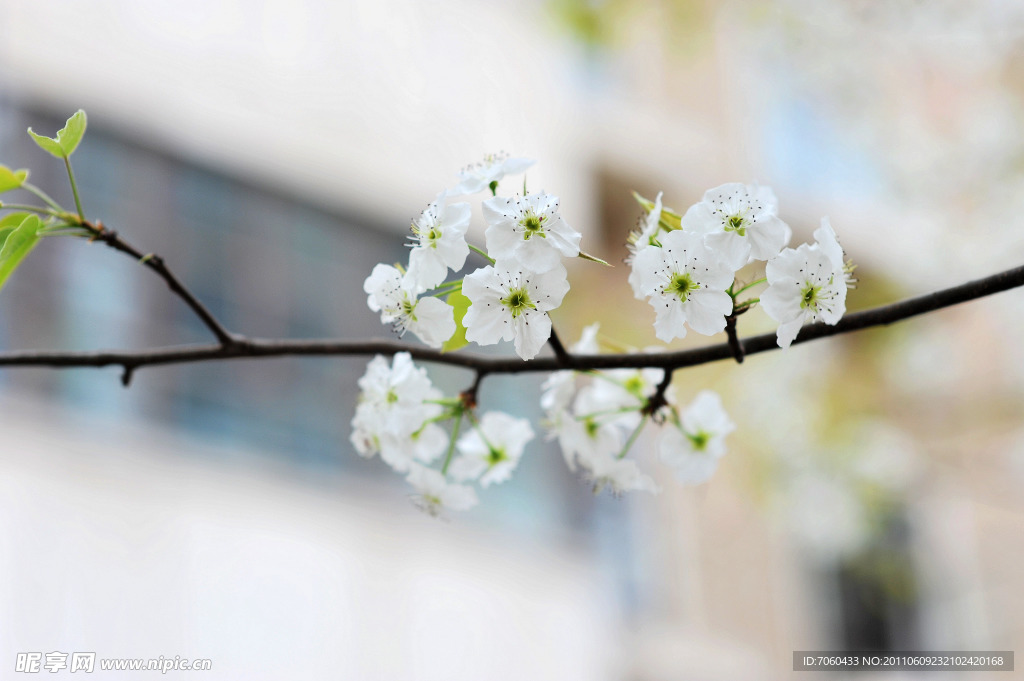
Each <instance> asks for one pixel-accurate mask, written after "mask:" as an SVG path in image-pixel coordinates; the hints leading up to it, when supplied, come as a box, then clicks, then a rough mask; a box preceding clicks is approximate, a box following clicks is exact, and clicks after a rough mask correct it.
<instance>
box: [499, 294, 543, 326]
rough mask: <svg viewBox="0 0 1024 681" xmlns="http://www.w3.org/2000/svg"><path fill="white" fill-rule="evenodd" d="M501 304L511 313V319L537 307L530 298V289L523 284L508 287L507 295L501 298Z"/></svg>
mask: <svg viewBox="0 0 1024 681" xmlns="http://www.w3.org/2000/svg"><path fill="white" fill-rule="evenodd" d="M501 304H502V305H503V306H504V307H505V308H506V309H507V310H508V311H509V312H510V313H512V319H516V318H517V317H519V315H521V314H523V313H524V312H526V311H527V310H536V309H537V306H536V305H535V304H534V303H533V301H532V300H530V291H529V290H528V289H527V288H526V287H525V286H520V287H518V288H510V289H509V292H508V295H507V296H506V297H504V298H502V299H501Z"/></svg>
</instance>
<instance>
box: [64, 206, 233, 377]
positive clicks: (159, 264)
mask: <svg viewBox="0 0 1024 681" xmlns="http://www.w3.org/2000/svg"><path fill="white" fill-rule="evenodd" d="M81 224H82V226H83V227H85V228H86V229H87V230H89V231H90V232H91V233H92V235H93V237H92V238H93V239H94V240H96V241H102V242H103V243H105V244H106V245H107V246H110V247H111V248H113V249H114V250H115V251H120V252H121V253H125V254H126V255H130V256H131V257H133V258H135V259H136V260H137V261H139V262H140V263H142V264H143V265H145V266H146V267H148V268H149V269H151V270H153V271H154V272H156V273H157V275H158V276H159V277H160V278H161V279H163V280H164V282H166V283H167V287H168V288H169V289H171V291H172V292H173V293H174V294H175V295H176V296H178V297H179V298H181V299H182V300H183V301H185V304H186V305H188V306H189V308H190V309H191V310H192V312H194V313H195V315H196V316H197V317H199V319H200V321H202V322H203V324H205V325H206V328H208V329H209V330H210V332H211V333H213V335H214V336H215V337H216V338H217V340H218V341H220V344H221V345H222V346H230V345H234V344H235V342H236V341H237V339H236V338H235V336H234V335H233V334H232V333H231V332H230V331H228V330H227V329H225V328H224V326H223V325H222V324H221V323H220V322H218V321H217V319H216V317H214V316H213V314H212V313H211V312H210V311H209V310H208V309H206V306H205V305H203V304H202V303H201V302H199V300H198V299H197V298H196V297H195V296H194V295H193V294H192V292H191V291H189V290H188V288H186V287H185V285H184V284H182V283H181V281H180V280H179V279H178V277H176V276H175V275H174V273H173V272H171V270H170V268H168V267H167V264H166V263H165V262H164V259H163V258H161V257H160V256H159V255H155V254H153V253H148V254H144V253H142V252H141V251H139V250H138V249H137V248H135V247H134V246H132V245H131V244H129V243H128V242H127V241H125V240H124V239H122V238H121V237H120V236H119V235H118V233H117V232H115V231H114V230H112V229H107V228H106V227H104V226H103V223H102V222H99V221H97V222H96V223H95V224H93V223H91V222H89V221H88V220H83V221H82V223H81ZM130 381H131V374H130V373H128V374H126V378H125V379H124V384H125V385H128V383H129V382H130Z"/></svg>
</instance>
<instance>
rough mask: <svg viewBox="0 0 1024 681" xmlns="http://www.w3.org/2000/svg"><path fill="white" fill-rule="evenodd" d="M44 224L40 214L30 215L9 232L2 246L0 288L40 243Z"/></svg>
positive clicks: (0, 251) (0, 254)
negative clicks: (40, 233)
mask: <svg viewBox="0 0 1024 681" xmlns="http://www.w3.org/2000/svg"><path fill="white" fill-rule="evenodd" d="M42 226H43V221H42V220H40V219H39V217H38V216H36V215H29V216H28V217H26V218H25V219H23V220H22V221H21V224H20V225H18V227H16V228H14V230H13V231H11V232H10V233H9V234H7V238H6V239H5V240H4V245H3V248H0V289H2V288H3V286H4V284H6V283H7V279H8V278H9V277H10V276H11V274H12V273H13V272H14V270H16V269H17V268H18V265H20V264H21V262H22V260H24V259H25V256H26V255H28V254H29V252H30V251H31V250H32V249H33V248H34V247H35V245H36V244H37V243H39V230H40V229H41V228H42Z"/></svg>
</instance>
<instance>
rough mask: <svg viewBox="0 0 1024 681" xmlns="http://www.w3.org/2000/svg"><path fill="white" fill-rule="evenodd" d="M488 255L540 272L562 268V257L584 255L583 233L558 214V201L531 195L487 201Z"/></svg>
mask: <svg viewBox="0 0 1024 681" xmlns="http://www.w3.org/2000/svg"><path fill="white" fill-rule="evenodd" d="M483 211H484V219H485V220H487V224H488V227H487V231H486V232H485V233H484V237H485V238H486V240H487V253H488V254H489V255H490V256H491V257H492V258H494V259H495V260H505V261H507V260H515V261H516V262H519V263H522V264H524V265H526V266H527V267H530V268H531V269H533V270H534V271H536V272H546V271H548V270H550V269H554V268H555V267H557V266H558V265H559V263H560V262H561V260H562V256H566V257H576V256H577V255H579V254H580V238H581V235H580V233H579V232H577V231H576V230H574V229H573V228H572V227H570V226H569V225H568V224H567V223H566V222H565V220H563V219H562V216H561V215H560V214H559V213H558V197H556V196H552V195H550V194H544V193H540V194H527V195H526V196H522V197H519V196H514V197H511V198H505V197H502V196H496V197H494V198H493V199H489V200H487V201H484V204H483Z"/></svg>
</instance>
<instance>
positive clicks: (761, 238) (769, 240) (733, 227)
mask: <svg viewBox="0 0 1024 681" xmlns="http://www.w3.org/2000/svg"><path fill="white" fill-rule="evenodd" d="M778 210H779V202H778V201H777V200H776V198H775V192H773V191H772V190H771V188H769V187H761V186H758V185H745V184H740V183H738V182H732V183H729V184H723V185H721V186H719V187H715V188H714V189H709V190H708V191H706V192H705V193H704V198H703V199H701V201H700V202H699V203H696V204H694V205H693V206H691V207H690V209H689V210H688V211H686V214H685V215H684V216H683V219H682V227H683V229H684V230H686V231H688V232H694V233H697V234H703V235H706V236H705V240H706V243H707V245H708V246H709V247H710V248H711V249H712V250H713V251H715V252H716V253H718V254H719V255H720V257H721V258H722V260H723V262H724V263H725V264H726V265H728V266H729V267H731V268H732V269H733V271H735V270H738V269H739V268H741V267H743V266H744V265H746V264H747V261H748V260H749V259H751V258H753V259H754V260H767V259H769V258H771V257H773V256H775V255H777V254H778V253H779V251H780V250H782V248H783V247H784V246H785V245H786V244H787V243H789V239H790V237H791V236H792V234H793V231H792V230H791V229H790V228H789V225H787V224H786V223H785V222H783V221H782V220H780V219H779V217H778Z"/></svg>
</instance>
